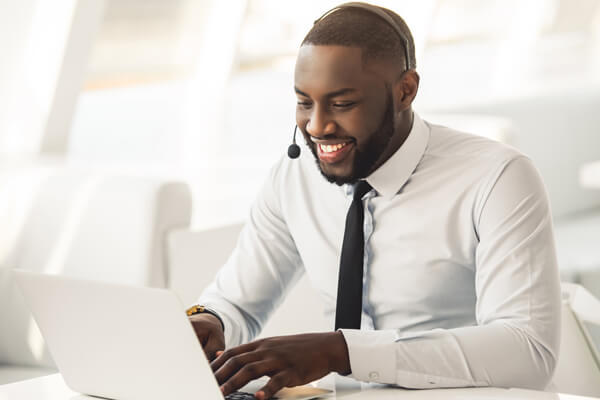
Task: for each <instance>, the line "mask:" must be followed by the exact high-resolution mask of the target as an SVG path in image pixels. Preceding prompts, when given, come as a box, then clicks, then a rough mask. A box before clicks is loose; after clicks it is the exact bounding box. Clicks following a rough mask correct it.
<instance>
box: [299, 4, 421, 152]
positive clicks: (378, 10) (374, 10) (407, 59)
mask: <svg viewBox="0 0 600 400" xmlns="http://www.w3.org/2000/svg"><path fill="white" fill-rule="evenodd" d="M347 8H355V9H356V8H358V9H361V10H366V11H369V12H371V13H373V14H375V15H377V16H378V17H380V18H381V19H383V20H384V21H385V22H387V24H388V25H389V26H391V27H392V28H393V29H394V31H395V32H396V33H397V34H398V37H399V38H400V41H401V42H402V46H403V47H404V60H405V63H406V70H409V69H411V68H415V65H414V61H413V60H411V58H410V57H409V54H410V52H409V46H410V43H411V42H410V41H409V40H408V38H407V37H406V35H405V34H404V32H402V29H400V25H399V24H398V23H397V22H396V21H395V20H394V18H392V17H391V16H390V15H389V14H388V13H387V12H385V11H384V9H382V8H379V7H377V6H373V5H371V4H367V3H360V2H350V3H344V4H340V5H339V6H337V7H334V8H332V9H331V10H329V11H327V12H326V13H325V14H323V15H322V16H321V17H320V18H319V19H317V20H316V21H315V23H314V25H316V24H318V23H319V22H321V21H322V20H323V19H325V18H327V16H329V15H331V14H333V13H334V12H336V11H339V10H342V9H347ZM297 130H298V125H296V127H295V128H294V137H293V140H292V144H290V146H289V147H288V157H289V158H291V159H295V158H298V157H299V156H300V146H298V145H297V144H296V131H297Z"/></svg>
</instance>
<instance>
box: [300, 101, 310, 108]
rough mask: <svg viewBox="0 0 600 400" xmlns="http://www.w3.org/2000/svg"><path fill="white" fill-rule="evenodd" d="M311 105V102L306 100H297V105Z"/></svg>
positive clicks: (304, 106)
mask: <svg viewBox="0 0 600 400" xmlns="http://www.w3.org/2000/svg"><path fill="white" fill-rule="evenodd" d="M310 106H312V102H310V101H308V100H298V107H302V108H309V107H310Z"/></svg>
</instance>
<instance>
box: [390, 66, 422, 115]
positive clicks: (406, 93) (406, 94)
mask: <svg viewBox="0 0 600 400" xmlns="http://www.w3.org/2000/svg"><path fill="white" fill-rule="evenodd" d="M419 79H420V78H419V74H417V71H415V70H414V69H409V70H407V71H404V72H403V73H402V75H400V77H399V78H398V79H397V80H396V82H395V83H394V100H395V105H396V112H397V113H398V112H401V111H404V110H408V109H409V108H410V106H411V105H412V102H413V100H414V99H415V97H416V96H417V91H418V90H419Z"/></svg>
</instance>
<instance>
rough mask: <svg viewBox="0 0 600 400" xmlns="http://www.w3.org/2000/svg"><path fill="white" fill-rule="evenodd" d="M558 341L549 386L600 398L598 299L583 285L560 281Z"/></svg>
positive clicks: (599, 308)
mask: <svg viewBox="0 0 600 400" xmlns="http://www.w3.org/2000/svg"><path fill="white" fill-rule="evenodd" d="M562 295H563V306H562V323H561V344H560V356H559V359H558V364H557V366H556V370H555V372H554V378H553V386H551V387H550V388H549V389H551V390H553V391H554V390H555V391H559V392H565V393H572V394H577V395H582V396H584V395H585V396H595V397H600V353H599V351H600V347H598V346H600V301H598V300H597V299H596V298H594V296H592V295H591V294H590V293H589V292H588V291H587V290H586V289H585V288H584V287H582V286H580V285H576V284H571V283H563V284H562Z"/></svg>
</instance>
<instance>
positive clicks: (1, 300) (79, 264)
mask: <svg viewBox="0 0 600 400" xmlns="http://www.w3.org/2000/svg"><path fill="white" fill-rule="evenodd" d="M1 167H2V168H0V325H1V326H2V329H0V384H1V383H6V382H9V381H14V380H18V379H25V378H28V377H31V376H36V375H41V374H47V373H48V372H50V371H52V370H53V368H54V364H53V361H52V359H51V357H50V355H49V353H48V351H47V349H46V347H45V345H44V342H43V340H42V337H41V335H40V333H39V331H38V329H37V326H36V325H35V322H34V321H33V319H32V318H31V315H30V313H29V311H28V309H27V307H26V306H25V304H24V302H23V299H22V297H21V294H20V292H19V291H18V290H17V288H16V287H15V285H14V283H13V282H12V279H10V278H9V275H10V274H9V270H10V269H12V268H19V269H25V270H30V271H38V272H46V273H54V274H66V275H70V276H74V277H82V278H88V279H96V280H104V281H111V282H120V283H125V284H130V285H147V286H158V287H164V286H166V284H167V282H168V269H167V266H166V242H165V238H166V237H167V234H168V232H169V231H171V230H173V229H181V228H184V227H187V226H188V224H189V221H190V214H191V198H190V195H189V191H188V187H187V185H185V184H183V183H177V182H173V181H170V180H167V179H164V178H150V177H141V176H124V175H120V174H116V173H108V172H103V171H100V170H94V169H91V168H87V169H86V168H82V167H79V168H74V167H72V168H70V167H65V166H61V165H54V164H50V165H45V164H40V163H38V164H31V165H17V166H6V165H2V166H1ZM57 312H59V310H57Z"/></svg>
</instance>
